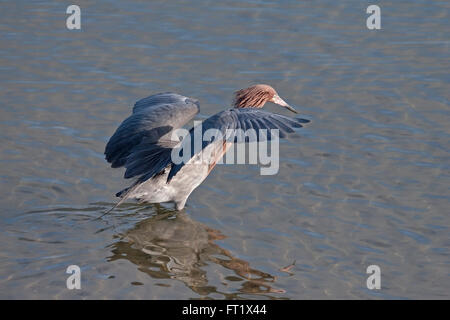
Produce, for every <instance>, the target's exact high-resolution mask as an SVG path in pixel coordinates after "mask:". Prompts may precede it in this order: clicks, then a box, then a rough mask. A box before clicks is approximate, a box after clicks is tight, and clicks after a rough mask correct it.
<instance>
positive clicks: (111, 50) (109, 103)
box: [0, 0, 450, 299]
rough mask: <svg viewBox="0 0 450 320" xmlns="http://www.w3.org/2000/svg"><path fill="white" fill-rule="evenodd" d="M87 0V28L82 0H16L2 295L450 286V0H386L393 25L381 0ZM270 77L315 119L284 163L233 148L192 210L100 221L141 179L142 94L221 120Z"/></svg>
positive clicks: (0, 178) (396, 294) (123, 213)
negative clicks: (134, 127) (76, 269)
mask: <svg viewBox="0 0 450 320" xmlns="http://www.w3.org/2000/svg"><path fill="white" fill-rule="evenodd" d="M76 3H77V4H78V5H79V6H80V7H81V17H82V21H81V23H82V26H81V27H82V28H81V30H79V31H77V30H73V31H70V30H67V28H66V18H67V17H68V15H67V14H66V13H65V12H66V7H67V5H68V4H69V3H67V4H66V3H61V2H59V1H32V2H31V1H6V2H5V1H2V2H1V3H0V6H1V15H0V116H1V117H0V128H1V131H0V146H1V147H0V161H1V162H0V163H1V166H0V193H1V195H2V196H1V197H0V208H1V216H0V219H1V225H0V243H1V250H0V298H12V299H17V298H26V299H33V298H45V299H55V298H56V299H58V298H59V299H79V298H88V299H95V298H100V299H103V298H107V299H110V298H120V299H135V298H138V299H189V298H212V299H224V298H228V299H232V298H244V299H310V298H318V299H346V298H349V299H416V298H437V299H449V298H450V293H449V292H450V290H449V289H450V250H449V248H450V236H449V234H450V232H449V228H450V218H449V212H450V209H449V208H450V129H449V127H450V126H449V124H450V107H449V96H450V75H449V70H450V58H449V57H450V50H449V44H450V17H449V8H450V5H449V3H448V1H425V0H423V1H398V0H396V1H383V2H381V3H379V4H380V6H381V15H382V18H381V19H382V20H381V27H382V29H381V30H378V31H375V30H374V31H369V30H368V29H367V28H366V18H367V17H368V15H367V14H366V8H367V6H368V5H369V4H373V3H371V2H367V1H356V0H355V1H331V0H330V1H300V0H295V1H262V0H253V1H195V2H188V1H177V2H175V1H174V2H170V3H167V2H166V1H151V2H150V3H149V2H147V1H119V0H117V1H116V0H114V1H96V2H95V3H93V2H92V1H77V2H76ZM253 83H268V84H270V85H272V86H274V87H275V88H276V89H277V91H278V92H279V93H280V95H281V96H282V97H284V98H285V99H286V100H287V101H288V102H290V103H291V104H292V105H294V106H296V108H297V109H298V110H299V111H300V112H301V114H302V116H304V117H306V118H308V119H311V120H312V122H311V123H310V124H309V125H308V126H307V127H306V128H303V129H301V130H299V134H298V135H297V136H295V137H291V138H289V139H288V140H285V141H283V143H282V144H281V145H280V154H281V155H280V157H281V158H280V171H279V173H278V174H277V175H275V176H261V175H260V174H259V169H258V167H257V166H248V165H247V166H246V165H235V166H232V165H222V166H217V167H216V169H214V171H213V172H212V174H211V175H210V176H209V177H208V178H207V180H205V182H204V183H203V184H202V185H201V186H200V187H199V188H198V189H196V190H195V191H194V192H193V194H192V195H191V197H190V198H189V200H188V203H187V207H186V209H185V210H184V211H183V212H181V213H177V212H174V211H173V209H171V206H170V205H160V206H159V205H137V204H133V203H129V204H126V205H124V206H121V207H120V208H119V209H118V210H116V211H114V212H113V213H112V214H110V215H109V216H105V217H104V218H103V219H101V220H94V218H96V217H98V216H100V215H101V214H102V213H103V212H104V210H106V209H108V208H110V207H111V205H112V204H113V203H114V202H115V201H116V199H115V198H114V194H115V192H117V191H119V190H120V189H121V188H123V187H124V186H126V185H127V183H128V182H127V181H125V180H123V179H122V175H123V171H121V170H113V169H111V168H110V167H109V165H108V164H107V163H106V162H105V161H104V159H103V151H104V146H105V143H106V142H107V140H108V138H109V137H110V136H111V135H112V133H113V132H114V130H115V129H116V127H117V126H118V124H119V123H120V122H121V121H122V120H123V119H124V118H125V117H127V116H128V115H129V113H130V110H131V107H132V105H133V104H134V102H135V101H137V100H138V99H140V98H143V97H146V96H148V95H150V94H154V93H157V92H164V91H175V92H178V93H180V94H183V95H187V96H192V97H195V98H198V99H199V100H200V102H201V108H202V111H201V114H200V115H199V116H198V119H204V118H205V117H207V116H209V115H212V114H214V113H216V112H218V111H220V110H223V109H224V108H227V107H229V106H230V102H231V99H232V93H233V92H234V91H235V90H237V89H240V88H242V87H246V86H248V85H250V84H253ZM266 109H267V110H270V111H272V112H279V113H282V114H285V115H289V112H288V111H285V110H281V109H280V108H277V107H276V106H275V105H272V104H269V105H267V107H266ZM294 261H295V265H294V266H292V267H291V268H287V269H288V270H286V269H283V268H285V267H288V266H290V265H291V264H292V263H293V262H294ZM72 264H76V265H78V266H80V267H81V270H82V271H81V285H82V289H81V290H68V289H67V288H66V279H67V277H68V276H69V275H68V274H66V273H65V271H66V268H67V267H68V266H69V265H72ZM369 265H378V266H379V267H380V269H381V289H380V290H369V289H367V287H366V279H367V277H368V276H369V275H368V274H366V268H367V267H368V266H369Z"/></svg>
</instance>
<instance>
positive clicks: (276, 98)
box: [270, 94, 298, 113]
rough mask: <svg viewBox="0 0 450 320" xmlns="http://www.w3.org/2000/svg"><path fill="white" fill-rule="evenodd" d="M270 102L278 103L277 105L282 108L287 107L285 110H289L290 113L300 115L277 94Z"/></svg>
mask: <svg viewBox="0 0 450 320" xmlns="http://www.w3.org/2000/svg"><path fill="white" fill-rule="evenodd" d="M270 101H271V102H273V103H276V104H278V105H280V106H282V107H285V108H286V109H288V110H289V111H292V112H294V113H298V111H297V110H295V109H294V108H292V107H291V106H290V105H288V104H287V103H286V101H284V100H283V99H281V98H280V96H279V95H277V94H276V95H274V96H273V98H272V99H271V100H270Z"/></svg>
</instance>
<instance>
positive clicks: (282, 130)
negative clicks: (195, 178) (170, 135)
mask: <svg viewBox="0 0 450 320" xmlns="http://www.w3.org/2000/svg"><path fill="white" fill-rule="evenodd" d="M308 122H309V120H306V119H300V118H290V117H287V116H283V115H280V114H276V113H270V112H266V111H262V110H259V109H256V108H242V109H237V108H234V109H228V110H225V111H222V112H219V113H217V114H215V115H213V116H211V117H210V118H208V119H206V120H205V121H203V122H202V123H201V126H202V128H201V133H202V135H201V137H204V134H205V132H206V131H208V130H209V129H215V130H218V133H220V135H221V137H222V138H223V139H227V138H228V137H227V136H226V134H227V129H242V131H241V130H239V133H245V132H249V130H250V134H249V135H244V136H242V135H239V134H238V135H235V136H234V142H254V141H264V140H271V139H272V138H273V136H272V134H271V132H270V130H271V129H278V130H279V131H278V132H279V137H280V138H284V137H286V135H287V134H289V133H292V132H295V130H294V128H301V127H302V124H303V123H308ZM195 130H196V127H194V128H192V129H191V130H190V133H189V136H187V137H186V138H189V139H186V138H185V139H183V141H182V143H181V144H180V146H179V147H178V148H180V151H179V154H180V155H181V156H184V155H183V152H184V150H190V155H189V157H184V158H188V159H191V158H192V157H193V156H194V155H195V154H197V153H198V152H200V151H201V150H203V149H205V148H206V147H207V146H208V145H209V144H211V143H212V142H214V141H215V140H216V139H217V137H216V136H211V139H210V140H207V141H202V143H201V150H196V147H197V145H200V144H198V143H197V144H196V143H195V142H194V132H195ZM252 133H253V134H252ZM202 140H203V139H202ZM188 144H190V146H189V145H188ZM197 149H198V147H197ZM188 152H189V151H188ZM184 165H185V162H183V163H180V164H172V168H171V170H170V173H169V176H168V181H170V180H171V179H172V178H173V177H174V176H175V175H176V174H177V172H178V171H180V169H181V168H182V167H183V166H184Z"/></svg>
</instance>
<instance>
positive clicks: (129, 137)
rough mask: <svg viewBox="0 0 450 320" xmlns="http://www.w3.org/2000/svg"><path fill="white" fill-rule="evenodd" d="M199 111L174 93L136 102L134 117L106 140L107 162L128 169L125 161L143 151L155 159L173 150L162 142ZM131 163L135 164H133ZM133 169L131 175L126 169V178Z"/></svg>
mask: <svg viewBox="0 0 450 320" xmlns="http://www.w3.org/2000/svg"><path fill="white" fill-rule="evenodd" d="M199 110H200V108H199V103H198V101H197V100H194V99H190V98H188V97H185V96H182V95H179V94H176V93H159V94H155V95H152V96H150V97H147V98H144V99H141V100H139V101H138V102H136V104H135V105H134V108H133V114H132V115H131V116H129V117H128V118H127V119H125V120H124V121H123V122H122V123H121V124H120V126H119V127H118V128H117V130H116V132H115V133H114V134H113V136H112V137H111V138H110V139H109V141H108V143H107V145H106V148H105V158H106V160H107V161H108V162H109V163H111V167H113V168H118V167H122V166H125V167H128V165H127V161H128V159H129V158H130V157H131V158H133V159H134V160H136V158H138V157H139V155H142V152H143V151H145V152H146V153H145V154H146V156H147V157H149V156H151V155H152V154H153V158H155V159H156V157H157V156H158V155H159V154H161V153H162V152H164V150H166V149H167V148H169V147H173V144H172V145H170V143H163V142H162V141H165V140H168V141H170V135H171V132H172V130H174V129H178V128H181V127H182V126H183V125H184V124H185V123H187V122H188V121H190V120H191V119H192V118H193V117H194V116H195V115H196V114H197V113H198V112H199ZM168 144H169V145H168ZM166 151H167V150H166ZM135 152H137V154H134V153H135ZM132 163H134V165H136V162H135V161H133V162H132ZM141 163H142V162H141ZM129 165H131V163H129ZM133 168H135V166H133ZM133 170H134V169H133ZM133 170H131V173H130V172H129V171H128V170H127V171H128V173H126V177H127V178H130V177H133V176H135V175H137V173H136V172H137V171H133ZM138 171H139V170H138ZM139 172H140V171H139Z"/></svg>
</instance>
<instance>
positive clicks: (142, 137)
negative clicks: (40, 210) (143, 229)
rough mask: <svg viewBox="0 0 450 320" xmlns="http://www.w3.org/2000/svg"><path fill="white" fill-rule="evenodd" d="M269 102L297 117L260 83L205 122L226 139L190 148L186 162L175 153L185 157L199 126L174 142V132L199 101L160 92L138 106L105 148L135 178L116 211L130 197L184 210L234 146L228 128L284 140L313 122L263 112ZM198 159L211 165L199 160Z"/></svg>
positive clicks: (189, 117)
mask: <svg viewBox="0 0 450 320" xmlns="http://www.w3.org/2000/svg"><path fill="white" fill-rule="evenodd" d="M266 102H273V103H276V104H278V105H280V106H282V107H284V108H286V109H288V110H290V111H292V112H295V113H297V111H296V110H295V109H294V108H292V107H291V106H289V105H288V104H287V103H286V102H285V101H284V100H283V99H281V98H280V96H279V95H278V94H277V92H276V91H275V90H274V89H273V88H272V87H271V86H269V85H264V84H258V85H255V86H252V87H249V88H246V89H242V90H239V91H237V92H236V93H235V99H234V108H231V109H227V110H224V111H221V112H219V113H217V114H215V115H213V116H211V117H209V118H208V119H206V120H205V121H203V122H202V123H201V127H202V128H201V130H202V133H204V132H205V131H206V130H208V129H216V130H218V131H219V132H220V133H222V134H223V137H222V138H218V137H214V138H212V139H210V141H202V143H201V144H200V147H201V148H200V149H199V150H195V148H190V151H188V152H189V153H188V154H187V156H188V157H187V159H188V161H187V162H182V163H175V162H174V161H173V159H172V156H171V155H172V151H173V149H174V148H177V147H178V148H181V150H182V151H181V153H183V150H185V149H183V143H184V144H185V146H184V147H186V144H190V143H192V144H193V143H194V131H195V127H193V128H192V129H191V130H190V131H189V134H188V135H186V137H185V138H184V139H182V140H181V141H180V140H179V139H178V138H176V139H174V137H173V136H174V135H173V134H172V133H173V132H174V130H176V129H179V128H181V127H182V126H183V125H185V124H186V123H187V122H189V121H190V120H192V119H193V118H194V116H195V115H196V114H197V113H198V112H199V103H198V101H197V100H195V99H192V98H188V97H184V96H181V95H179V94H176V93H159V94H155V95H152V96H150V97H147V98H144V99H142V100H139V101H138V102H136V104H135V105H134V108H133V113H132V114H131V116H129V117H128V118H127V119H125V120H124V121H123V122H122V123H121V125H120V126H119V127H118V128H117V130H116V132H115V133H114V135H113V136H112V137H111V138H110V140H109V142H108V143H107V145H106V148H105V156H106V160H107V161H108V162H109V163H111V167H113V168H119V167H125V168H126V171H125V176H124V177H125V178H126V179H128V178H135V179H136V180H135V182H134V183H133V184H132V185H131V186H130V187H128V188H126V189H124V190H122V191H120V192H118V193H117V194H116V196H117V197H120V198H121V200H120V201H119V202H118V203H117V204H116V206H115V207H117V206H118V205H119V204H121V203H122V202H123V201H125V200H126V199H136V200H138V201H140V202H148V203H161V202H173V203H174V204H175V208H176V209H177V210H182V209H183V208H184V206H185V204H186V200H187V198H188V197H189V195H190V194H191V192H192V191H193V190H194V189H195V188H197V187H198V186H199V185H200V184H201V183H202V182H203V180H205V179H206V177H207V176H208V174H209V173H210V172H211V170H212V169H213V168H214V166H215V164H216V163H217V161H219V160H220V159H221V158H222V157H223V155H224V154H225V153H226V151H227V150H228V148H229V147H230V146H231V145H232V144H233V142H236V141H235V140H233V141H229V140H227V139H226V138H225V137H226V134H225V132H226V131H227V130H230V129H231V130H233V129H234V130H236V129H242V130H243V131H245V130H249V129H253V130H255V132H257V133H258V132H260V130H261V129H266V130H270V129H278V130H279V131H278V132H279V137H284V136H285V135H286V133H292V132H294V128H300V127H302V125H301V124H302V123H307V122H309V121H308V120H305V119H299V118H290V117H287V116H283V115H279V114H275V113H270V112H266V111H262V110H260V109H261V108H262V107H263V106H264V104H265V103H266ZM187 138H190V139H187ZM263 139H266V140H270V139H271V135H270V132H268V134H267V135H265V136H264V135H260V134H258V135H257V136H256V139H255V141H261V140H263ZM186 141H188V142H186ZM246 141H248V140H246ZM244 142H245V141H244ZM180 146H181V147H180ZM184 155H185V156H186V154H184ZM200 156H201V157H202V159H203V160H205V159H206V160H207V161H198V158H199V157H200ZM115 207H114V208H115ZM114 208H112V209H114ZM112 209H111V210H112ZM111 210H110V211H111ZM108 212H109V211H108Z"/></svg>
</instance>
